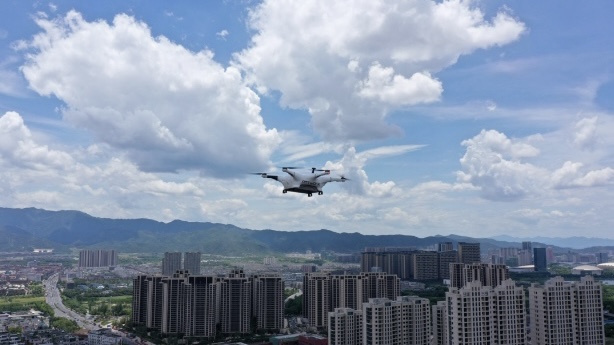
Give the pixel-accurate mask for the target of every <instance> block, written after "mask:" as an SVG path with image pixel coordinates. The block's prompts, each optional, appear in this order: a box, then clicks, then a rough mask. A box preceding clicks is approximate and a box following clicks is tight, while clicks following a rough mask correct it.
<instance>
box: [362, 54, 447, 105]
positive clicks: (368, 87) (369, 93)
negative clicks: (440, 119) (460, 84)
mask: <svg viewBox="0 0 614 345" xmlns="http://www.w3.org/2000/svg"><path fill="white" fill-rule="evenodd" d="M359 85H360V86H359V91H358V95H359V96H361V97H363V98H366V99H371V100H377V101H380V102H383V103H387V104H391V105H413V104H418V103H430V102H434V101H437V100H439V97H440V96H441V93H442V92H443V88H442V86H441V82H439V81H437V80H434V79H433V78H431V75H430V74H429V73H414V74H413V75H412V76H411V77H410V78H405V77H404V76H402V75H398V74H397V75H395V74H394V70H393V69H392V67H388V68H383V67H382V66H381V65H380V64H379V63H376V64H374V65H373V66H371V68H370V69H369V75H368V77H367V79H365V80H363V81H362V82H360V84H359Z"/></svg>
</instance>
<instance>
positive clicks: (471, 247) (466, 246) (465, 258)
mask: <svg viewBox="0 0 614 345" xmlns="http://www.w3.org/2000/svg"><path fill="white" fill-rule="evenodd" d="M458 262H460V263H463V264H473V263H476V262H477V263H480V262H482V257H481V253H480V244H479V243H469V242H458Z"/></svg>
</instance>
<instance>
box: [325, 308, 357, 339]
mask: <svg viewBox="0 0 614 345" xmlns="http://www.w3.org/2000/svg"><path fill="white" fill-rule="evenodd" d="M362 326H363V317H362V308H361V309H359V310H355V309H353V308H335V310H334V311H332V312H329V313H328V344H330V345H354V344H356V345H361V344H362V343H363V342H362V333H363V330H362Z"/></svg>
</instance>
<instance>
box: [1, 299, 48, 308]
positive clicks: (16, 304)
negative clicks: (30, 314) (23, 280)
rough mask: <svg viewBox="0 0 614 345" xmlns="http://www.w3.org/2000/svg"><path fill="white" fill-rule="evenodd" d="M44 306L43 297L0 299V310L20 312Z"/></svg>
mask: <svg viewBox="0 0 614 345" xmlns="http://www.w3.org/2000/svg"><path fill="white" fill-rule="evenodd" d="M41 303H42V304H46V303H45V297H37V296H9V297H2V298H0V310H2V311H11V312H12V311H22V310H30V309H32V308H33V307H34V306H36V305H38V304H41Z"/></svg>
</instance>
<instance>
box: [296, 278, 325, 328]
mask: <svg viewBox="0 0 614 345" xmlns="http://www.w3.org/2000/svg"><path fill="white" fill-rule="evenodd" d="M330 283H331V282H330V274H329V273H321V272H315V273H305V275H304V276H303V317H305V318H307V319H308V320H309V325H310V326H312V327H319V328H325V327H326V326H327V325H328V312H329V311H331V307H330Z"/></svg>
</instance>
